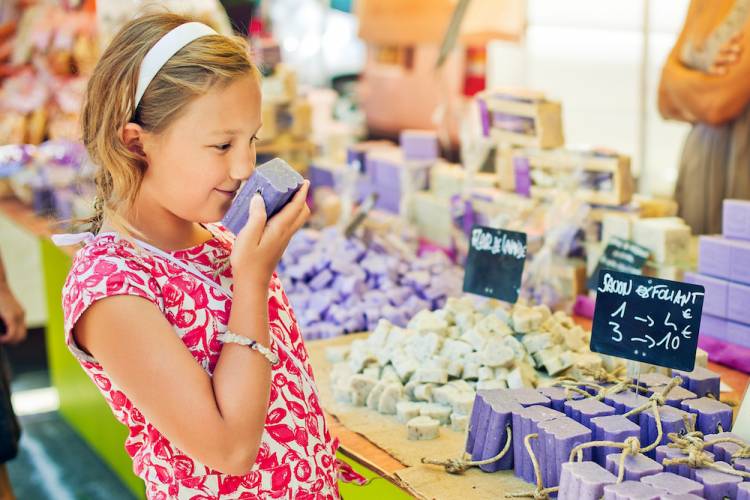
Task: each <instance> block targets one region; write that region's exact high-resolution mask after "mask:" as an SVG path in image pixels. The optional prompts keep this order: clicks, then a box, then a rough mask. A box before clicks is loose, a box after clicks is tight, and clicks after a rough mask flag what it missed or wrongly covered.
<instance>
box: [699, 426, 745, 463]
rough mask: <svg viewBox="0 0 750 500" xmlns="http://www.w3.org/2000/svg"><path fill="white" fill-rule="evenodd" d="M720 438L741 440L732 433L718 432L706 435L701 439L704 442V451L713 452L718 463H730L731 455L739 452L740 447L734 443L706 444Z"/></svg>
mask: <svg viewBox="0 0 750 500" xmlns="http://www.w3.org/2000/svg"><path fill="white" fill-rule="evenodd" d="M722 438H732V439H738V440H740V441H742V440H743V439H742V438H741V437H740V436H738V435H737V434H734V433H733V432H720V433H718V434H707V435H706V436H705V437H704V438H703V439H704V440H705V441H706V448H705V449H706V451H710V452H713V454H714V455H715V456H716V460H717V461H719V462H727V463H732V455H734V454H735V453H737V452H738V451H740V449H741V447H740V445H738V444H735V443H717V444H714V445H712V444H708V443H710V442H711V441H714V440H716V439H722Z"/></svg>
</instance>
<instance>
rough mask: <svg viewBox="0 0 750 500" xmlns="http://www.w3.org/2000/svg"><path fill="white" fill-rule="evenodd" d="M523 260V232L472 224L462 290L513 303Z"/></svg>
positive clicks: (521, 272)
mask: <svg viewBox="0 0 750 500" xmlns="http://www.w3.org/2000/svg"><path fill="white" fill-rule="evenodd" d="M525 261H526V233H519V232H516V231H506V230H504V229H494V228H491V227H484V226H474V227H473V228H472V229H471V238H470V241H469V255H468V256H467V258H466V265H465V274H464V292H468V293H473V294H476V295H482V296H485V297H492V298H495V299H499V300H504V301H506V302H511V303H514V302H516V301H517V300H518V294H519V292H520V290H521V276H522V275H523V264H524V262H525Z"/></svg>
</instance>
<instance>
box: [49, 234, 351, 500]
mask: <svg viewBox="0 0 750 500" xmlns="http://www.w3.org/2000/svg"><path fill="white" fill-rule="evenodd" d="M210 229H211V231H212V232H213V233H214V237H213V239H211V240H209V241H207V242H205V243H203V244H201V245H198V246H195V247H192V248H189V249H186V250H180V251H177V252H172V253H171V256H172V257H174V258H176V259H178V260H180V261H182V262H186V263H190V264H192V266H194V268H195V269H196V270H198V271H200V272H201V273H202V274H205V275H206V278H207V279H213V280H215V282H216V283H217V284H219V285H222V286H223V287H224V288H226V289H231V285H232V275H231V272H232V271H231V266H227V265H226V262H227V259H228V258H229V254H230V252H231V249H232V243H233V241H234V236H233V235H232V234H231V233H230V232H229V231H227V230H226V229H224V228H223V227H221V226H218V225H216V226H212V227H211V228H210ZM114 295H135V296H140V297H143V298H145V299H147V300H150V301H151V302H152V303H153V304H154V305H155V306H156V307H158V308H159V310H160V311H161V312H162V313H163V314H164V316H165V317H166V318H167V320H168V321H169V323H170V324H171V325H172V326H173V327H174V330H175V334H176V335H178V336H179V337H180V338H181V339H182V341H183V342H184V344H185V347H187V349H189V351H190V353H191V354H192V355H193V357H194V358H195V361H196V362H197V363H200V365H201V366H202V367H203V369H204V370H206V372H207V373H209V374H212V373H213V371H214V368H215V366H216V363H217V361H218V359H219V354H220V353H221V348H222V344H221V342H219V341H218V340H217V339H216V336H217V335H219V334H221V333H223V332H225V331H226V330H227V322H228V320H229V313H230V310H231V307H232V300H231V298H230V297H228V296H226V294H224V293H222V292H221V291H218V290H217V288H215V287H213V286H210V285H209V284H207V283H206V282H204V281H202V280H201V279H199V278H198V277H196V276H194V275H193V274H190V273H188V272H186V270H184V269H183V268H181V267H180V266H178V265H176V264H175V263H174V262H171V261H170V260H169V259H168V258H165V257H164V256H160V255H156V254H153V253H150V252H147V251H145V250H143V249H141V248H136V247H135V246H134V245H133V243H131V242H130V241H128V240H126V239H123V238H121V237H120V236H118V235H116V234H114V233H102V234H100V235H98V236H96V237H92V238H90V239H89V241H88V242H87V244H86V245H85V246H84V247H83V248H82V249H81V250H79V251H78V253H77V254H76V256H75V259H74V261H73V267H72V269H71V271H70V274H69V275H68V278H67V281H66V283H65V286H64V288H63V310H64V314H65V332H66V341H67V345H68V347H69V349H70V351H71V352H72V353H73V354H74V355H75V357H76V358H77V359H78V360H79V362H80V363H81V366H82V367H83V369H84V371H85V372H86V373H87V374H88V376H89V377H90V378H91V379H92V380H93V382H94V383H95V384H96V386H97V387H98V388H99V390H100V391H101V393H102V394H103V395H104V398H105V399H106V401H107V403H108V404H109V406H110V407H111V409H112V412H113V413H114V415H115V417H116V418H117V420H119V421H120V422H121V423H122V424H124V425H126V426H127V427H128V429H129V431H130V432H129V436H128V438H127V439H126V441H125V449H126V451H127V452H128V454H129V455H130V456H131V457H132V458H133V470H134V472H135V474H136V475H138V476H139V477H140V478H142V479H143V480H144V482H145V483H146V494H147V497H148V498H149V499H159V500H163V499H180V500H182V499H187V500H199V499H200V500H209V499H217V500H218V499H221V500H224V499H226V500H230V499H254V498H261V499H266V498H284V499H287V498H288V499H292V498H294V499H306V498H309V499H335V498H338V497H339V493H338V483H337V481H338V473H339V467H340V466H339V464H338V463H337V461H336V449H337V447H338V442H337V440H336V439H332V438H331V434H330V432H329V430H328V427H327V425H326V421H325V418H324V414H323V411H322V410H321V407H320V402H319V400H318V396H317V389H316V387H315V384H314V382H313V378H312V368H311V366H310V363H309V361H308V354H307V350H306V349H305V345H304V344H303V342H302V336H301V334H300V332H299V329H298V327H297V321H296V318H295V315H294V312H293V311H292V309H291V307H290V305H289V301H288V299H287V297H286V295H285V293H284V291H283V289H282V286H281V283H280V282H279V279H278V277H277V276H275V275H274V277H273V279H272V281H271V283H270V286H269V290H268V318H269V324H270V328H271V336H272V350H273V351H274V352H275V353H276V354H278V356H279V358H280V363H279V364H278V365H276V366H275V367H274V368H273V371H272V375H271V376H272V384H271V397H270V402H269V406H268V415H267V417H266V423H265V430H264V433H263V437H262V439H261V446H260V451H259V453H258V458H257V460H256V462H255V465H254V466H253V467H252V469H251V470H250V471H249V472H248V474H247V475H245V476H231V475H226V474H221V473H219V472H217V471H215V470H211V469H210V468H208V467H207V466H205V465H203V464H201V463H199V462H198V461H196V460H194V459H192V458H190V457H188V456H187V455H185V454H184V453H183V452H181V451H180V450H179V449H177V448H176V447H175V446H173V445H172V444H171V443H170V442H169V440H168V439H167V438H166V437H165V436H163V435H162V434H161V433H160V432H159V430H158V429H156V428H155V427H154V426H153V425H152V424H151V423H150V422H149V421H148V419H147V418H146V417H144V415H143V414H142V413H141V412H140V411H139V410H138V408H136V407H135V406H133V404H132V403H131V402H130V400H129V399H128V396H127V395H126V394H124V393H123V392H122V391H121V390H120V389H119V388H118V387H117V386H116V385H115V384H114V383H113V382H112V380H111V379H110V378H109V376H108V375H107V373H106V371H104V370H103V368H102V366H101V365H100V364H99V363H98V362H97V361H96V360H95V359H93V358H92V357H91V356H89V355H87V354H86V353H84V352H83V351H81V350H80V349H79V348H78V346H76V344H75V341H74V339H73V336H72V331H73V327H74V326H75V324H76V321H78V319H79V318H80V317H81V314H82V313H83V312H84V311H85V310H86V309H87V308H88V307H89V306H90V305H91V304H93V303H94V302H96V301H97V300H100V299H103V298H105V297H111V296H114ZM279 344H283V346H284V347H285V348H280V347H279ZM154 355H155V356H156V355H158V353H154ZM303 371H304V372H303ZM343 472H345V473H346V475H347V477H348V478H349V479H355V480H358V479H360V478H357V477H352V476H351V471H350V470H346V471H343Z"/></svg>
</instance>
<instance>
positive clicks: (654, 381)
mask: <svg viewBox="0 0 750 500" xmlns="http://www.w3.org/2000/svg"><path fill="white" fill-rule="evenodd" d="M671 381H672V377H667V376H666V375H664V374H663V373H659V372H652V373H646V374H645V375H641V376H640V377H639V378H637V379H633V383H636V382H637V383H638V385H639V386H646V387H654V386H660V385H667V384H668V383H670V382H671Z"/></svg>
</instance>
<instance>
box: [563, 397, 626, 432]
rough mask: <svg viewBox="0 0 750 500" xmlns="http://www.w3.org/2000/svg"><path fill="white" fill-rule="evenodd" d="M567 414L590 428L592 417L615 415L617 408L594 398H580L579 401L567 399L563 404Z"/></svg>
mask: <svg viewBox="0 0 750 500" xmlns="http://www.w3.org/2000/svg"><path fill="white" fill-rule="evenodd" d="M563 407H564V408H565V414H566V415H567V416H569V417H571V418H572V419H573V420H575V421H576V422H580V423H581V424H583V425H585V426H586V427H588V428H589V429H590V428H591V419H592V418H594V417H606V416H608V415H614V414H615V409H614V408H612V407H611V406H609V405H606V404H604V403H602V402H601V401H598V400H596V399H593V398H586V399H580V400H578V401H566V402H565V404H564V405H563Z"/></svg>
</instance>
